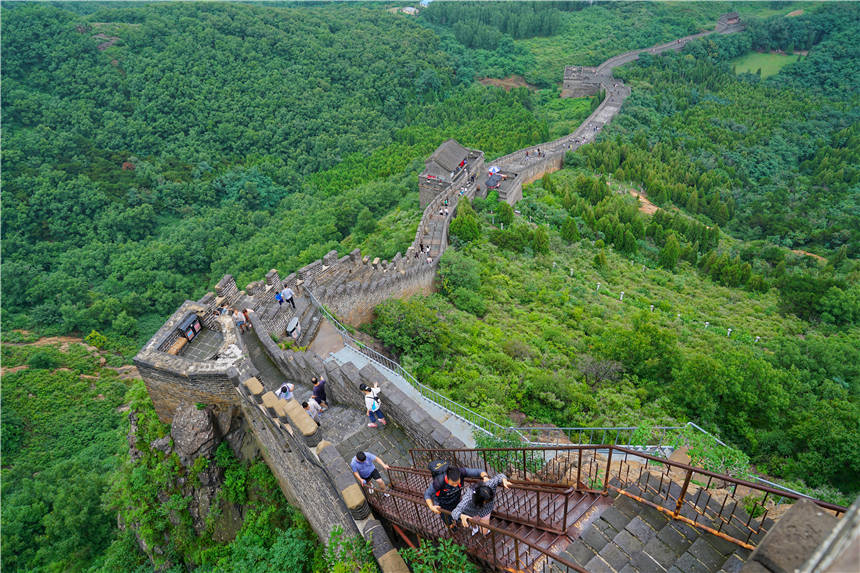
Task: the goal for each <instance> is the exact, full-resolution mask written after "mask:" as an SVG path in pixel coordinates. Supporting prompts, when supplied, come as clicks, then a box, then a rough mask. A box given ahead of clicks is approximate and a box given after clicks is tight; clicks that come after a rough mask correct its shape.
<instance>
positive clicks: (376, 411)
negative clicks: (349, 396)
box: [358, 384, 388, 428]
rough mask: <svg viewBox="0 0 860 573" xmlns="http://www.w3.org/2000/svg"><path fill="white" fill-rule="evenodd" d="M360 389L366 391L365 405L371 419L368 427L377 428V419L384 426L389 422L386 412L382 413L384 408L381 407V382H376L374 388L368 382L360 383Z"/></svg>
mask: <svg viewBox="0 0 860 573" xmlns="http://www.w3.org/2000/svg"><path fill="white" fill-rule="evenodd" d="M358 389H359V390H361V391H362V392H364V407H365V409H366V410H367V418H368V419H369V420H370V422H369V423H368V424H367V427H368V428H375V427H376V422H377V420H378V421H379V423H380V424H382V425H383V426H384V425H385V424H387V423H388V422H386V420H385V414H383V413H382V409H381V408H380V405H381V400H380V399H379V392H380V389H379V384H374V385H373V388H371V387H370V386H368V385H367V384H359V385H358Z"/></svg>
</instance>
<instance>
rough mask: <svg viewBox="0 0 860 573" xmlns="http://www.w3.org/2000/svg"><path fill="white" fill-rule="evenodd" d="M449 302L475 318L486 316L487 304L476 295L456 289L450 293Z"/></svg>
mask: <svg viewBox="0 0 860 573" xmlns="http://www.w3.org/2000/svg"><path fill="white" fill-rule="evenodd" d="M451 302H452V303H454V306H456V307H457V308H459V309H460V310H463V311H466V312H471V313H472V314H474V315H475V316H477V317H483V316H484V315H485V314H487V304H486V303H485V302H484V299H483V298H482V297H481V295H479V294H478V293H476V292H474V291H470V290H467V289H465V288H463V287H458V288H457V289H456V290H454V292H453V293H451Z"/></svg>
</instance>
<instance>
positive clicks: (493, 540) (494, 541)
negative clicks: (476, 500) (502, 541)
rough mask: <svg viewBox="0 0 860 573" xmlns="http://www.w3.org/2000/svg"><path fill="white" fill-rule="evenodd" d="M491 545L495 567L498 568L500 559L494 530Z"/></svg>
mask: <svg viewBox="0 0 860 573" xmlns="http://www.w3.org/2000/svg"><path fill="white" fill-rule="evenodd" d="M478 527H480V526H478ZM490 543H491V544H492V545H493V565H495V566H498V564H499V559H498V557H496V532H495V531H494V530H492V529H491V530H490Z"/></svg>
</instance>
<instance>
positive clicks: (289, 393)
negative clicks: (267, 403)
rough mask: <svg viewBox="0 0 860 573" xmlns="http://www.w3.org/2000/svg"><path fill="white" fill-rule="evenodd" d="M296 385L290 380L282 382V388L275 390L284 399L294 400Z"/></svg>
mask: <svg viewBox="0 0 860 573" xmlns="http://www.w3.org/2000/svg"><path fill="white" fill-rule="evenodd" d="M295 389H296V387H295V386H293V385H292V384H291V383H290V382H284V383H283V384H281V389H280V390H278V391H277V392H275V396H277V397H278V398H280V399H282V400H292V399H293V390H295Z"/></svg>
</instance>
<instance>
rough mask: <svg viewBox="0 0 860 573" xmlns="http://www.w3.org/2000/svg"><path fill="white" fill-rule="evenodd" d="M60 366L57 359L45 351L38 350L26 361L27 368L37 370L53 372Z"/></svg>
mask: <svg viewBox="0 0 860 573" xmlns="http://www.w3.org/2000/svg"><path fill="white" fill-rule="evenodd" d="M59 365H60V361H59V360H58V359H57V357H56V356H55V355H54V354H53V353H51V352H48V351H46V350H38V351H36V352H34V353H33V354H32V355H31V356H30V359H29V360H27V366H29V367H30V368H34V369H37V370H53V369H54V368H57V367H58V366H59Z"/></svg>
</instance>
